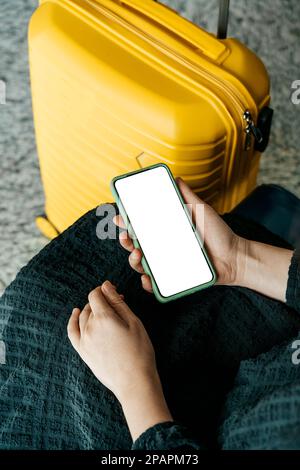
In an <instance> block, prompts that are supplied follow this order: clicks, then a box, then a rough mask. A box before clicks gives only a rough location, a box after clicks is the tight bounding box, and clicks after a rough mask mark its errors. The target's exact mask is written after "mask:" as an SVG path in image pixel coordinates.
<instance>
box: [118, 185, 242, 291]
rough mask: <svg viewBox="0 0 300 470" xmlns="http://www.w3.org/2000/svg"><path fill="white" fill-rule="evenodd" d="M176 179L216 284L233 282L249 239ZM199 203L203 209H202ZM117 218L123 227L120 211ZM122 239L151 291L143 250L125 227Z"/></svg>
mask: <svg viewBox="0 0 300 470" xmlns="http://www.w3.org/2000/svg"><path fill="white" fill-rule="evenodd" d="M176 181H177V184H178V187H179V190H180V192H181V194H182V196H183V199H184V201H185V203H186V204H187V205H188V207H189V208H191V211H192V219H193V222H194V224H195V226H196V227H197V229H198V232H199V233H200V236H201V238H202V240H203V242H204V245H205V248H206V251H207V253H208V255H209V258H210V259H211V261H212V263H213V265H214V267H215V269H216V272H217V276H218V281H217V284H226V285H234V284H235V283H236V281H237V277H238V258H239V253H241V252H243V251H244V250H245V244H246V240H245V239H242V238H241V237H239V236H238V235H236V234H235V233H234V232H233V231H232V230H231V229H230V227H228V225H227V224H226V223H225V222H224V221H223V219H222V218H221V217H220V216H219V215H218V214H217V212H216V211H215V210H214V209H213V208H212V207H210V206H209V205H208V204H206V203H205V202H203V201H202V200H201V199H200V198H199V197H198V196H197V195H196V194H195V193H194V192H193V191H192V190H191V189H190V188H189V186H188V185H187V184H186V183H184V182H183V180H182V179H180V178H177V180H176ZM199 207H200V208H201V209H203V210H199ZM114 222H115V224H116V225H117V226H119V227H120V228H125V225H124V222H123V219H122V217H121V216H120V215H118V216H116V217H115V218H114ZM119 240H120V244H121V245H122V247H123V248H125V249H126V250H127V251H129V252H130V255H129V264H130V266H131V267H132V268H133V269H134V270H135V271H137V272H138V273H139V274H141V281H142V285H143V288H144V289H145V290H146V291H147V292H152V284H151V279H150V277H149V276H148V275H147V274H145V272H144V269H143V266H142V263H141V261H142V257H143V254H142V252H141V250H139V249H138V248H135V247H134V245H133V241H132V239H131V238H130V236H129V234H128V232H127V231H126V230H124V231H122V232H121V233H120V237H119Z"/></svg>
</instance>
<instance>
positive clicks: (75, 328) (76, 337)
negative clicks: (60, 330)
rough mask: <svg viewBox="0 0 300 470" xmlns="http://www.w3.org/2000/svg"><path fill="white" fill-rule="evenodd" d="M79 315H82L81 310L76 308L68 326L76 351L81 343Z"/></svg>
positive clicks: (70, 338) (69, 335) (69, 336)
mask: <svg viewBox="0 0 300 470" xmlns="http://www.w3.org/2000/svg"><path fill="white" fill-rule="evenodd" d="M79 315H80V309H79V308H74V309H73V311H72V314H71V316H70V318H69V321H68V326H67V331H68V338H69V340H70V342H71V344H72V346H73V348H75V349H77V348H78V345H79V341H80V329H79Z"/></svg>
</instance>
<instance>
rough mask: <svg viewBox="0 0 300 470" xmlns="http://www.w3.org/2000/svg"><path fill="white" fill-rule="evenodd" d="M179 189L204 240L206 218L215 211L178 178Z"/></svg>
mask: <svg viewBox="0 0 300 470" xmlns="http://www.w3.org/2000/svg"><path fill="white" fill-rule="evenodd" d="M176 182H177V185H178V188H179V190H180V192H181V194H182V197H183V199H184V202H185V203H186V204H187V205H188V209H189V211H190V213H191V216H192V220H193V223H194V225H195V226H196V228H197V230H198V231H199V233H200V235H201V238H202V239H203V238H204V222H205V219H204V216H205V213H207V211H209V210H213V209H212V208H211V207H210V206H208V204H206V203H205V202H204V201H203V200H202V199H200V197H198V196H197V195H196V194H195V193H194V191H193V190H192V189H191V188H190V187H189V186H188V185H187V184H186V183H185V182H184V181H183V180H182V179H181V178H176Z"/></svg>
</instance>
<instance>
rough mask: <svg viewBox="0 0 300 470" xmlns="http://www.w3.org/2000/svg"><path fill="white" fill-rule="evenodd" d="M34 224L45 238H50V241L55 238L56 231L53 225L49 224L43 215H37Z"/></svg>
mask: <svg viewBox="0 0 300 470" xmlns="http://www.w3.org/2000/svg"><path fill="white" fill-rule="evenodd" d="M35 223H36V225H37V227H38V229H39V230H40V231H41V232H42V234H43V235H45V237H47V238H50V240H52V239H53V238H55V237H57V235H58V231H57V230H56V228H55V227H54V225H52V224H51V222H50V221H49V220H48V218H47V216H46V215H45V214H42V215H38V216H37V217H36V219H35Z"/></svg>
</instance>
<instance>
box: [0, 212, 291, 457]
mask: <svg viewBox="0 0 300 470" xmlns="http://www.w3.org/2000/svg"><path fill="white" fill-rule="evenodd" d="M225 218H226V220H227V222H228V223H229V224H230V225H231V226H232V228H233V229H234V230H235V231H236V232H238V233H240V234H241V235H244V236H246V237H248V238H252V239H256V240H259V241H263V242H266V243H272V244H275V245H279V246H285V243H284V242H283V241H281V240H279V239H278V238H276V237H275V236H273V235H272V234H270V233H269V232H268V231H267V230H265V229H263V228H262V227H259V226H257V225H254V224H251V223H250V222H247V221H246V220H241V219H237V218H235V217H234V216H232V215H227V216H225ZM98 222H99V218H98V217H97V216H96V212H95V211H94V210H93V211H91V212H89V213H87V214H86V215H85V216H84V217H82V218H81V219H80V220H79V221H77V222H76V223H75V224H74V225H73V226H72V227H70V228H69V229H68V230H67V231H66V232H64V233H63V234H62V235H60V236H59V237H58V238H57V239H55V240H53V241H52V242H51V243H49V245H48V246H46V247H45V248H44V249H43V250H42V251H41V252H40V253H39V254H38V255H37V256H36V257H34V258H33V259H32V261H31V262H30V263H29V264H28V265H27V266H25V267H24V268H23V269H22V270H21V271H20V273H19V274H18V276H17V277H16V279H15V280H14V282H13V283H12V284H11V285H10V286H9V287H8V288H7V289H6V291H5V293H4V295H3V297H2V299H1V302H0V339H1V340H2V341H3V342H4V343H5V346H6V364H3V365H0V390H1V393H0V417H1V421H0V447H1V448H3V449H128V448H131V445H132V441H131V438H130V434H129V431H128V429H127V426H126V422H125V420H124V416H123V413H122V410H121V407H120V405H119V403H118V402H117V400H116V399H115V397H114V396H113V395H112V393H111V392H110V391H108V390H107V389H106V388H105V387H104V386H103V385H102V384H101V383H99V382H98V381H97V380H96V378H95V377H94V376H93V374H92V373H91V372H90V371H89V369H88V368H87V367H86V365H85V364H84V363H83V362H82V360H81V359H80V357H79V356H78V355H77V353H76V352H75V351H74V350H73V349H72V347H71V345H70V343H69V340H68V338H67V331H66V327H67V322H68V319H69V316H70V314H71V311H72V308H73V307H74V306H79V307H83V305H85V303H86V302H87V295H88V293H89V292H90V290H91V289H93V288H95V287H96V286H97V285H99V284H101V283H102V282H103V281H104V280H105V279H109V280H111V281H112V282H113V283H115V284H116V285H117V286H118V290H119V291H120V292H121V293H123V294H124V295H125V300H126V302H127V303H128V304H129V306H130V307H131V308H132V310H133V311H134V312H135V313H136V314H137V315H138V316H139V317H140V318H141V319H142V321H143V322H144V325H145V327H146V329H147V331H148V333H149V335H150V337H151V339H152V341H153V344H154V348H155V350H156V355H157V363H158V368H159V372H160V375H161V378H162V382H163V386H164V390H165V394H166V398H167V401H168V404H169V406H170V408H171V412H172V413H173V416H174V418H175V419H176V420H177V421H178V422H180V423H183V424H185V425H186V426H188V427H189V428H190V430H191V432H192V433H193V434H194V436H195V437H196V438H197V439H199V441H201V442H202V443H204V445H205V446H208V447H209V448H214V447H220V446H224V447H230V448H251V447H253V446H254V447H255V446H256V444H255V443H256V442H259V437H258V438H257V436H252V437H251V426H252V425H253V423H251V420H250V421H248V422H247V421H246V422H243V423H242V424H240V422H239V417H238V415H237V416H236V417H235V416H234V412H235V410H236V409H238V407H239V401H240V403H242V398H243V399H244V398H245V394H244V392H243V393H242V395H241V394H240V395H239V394H238V395H235V393H234V390H235V377H236V374H237V372H238V370H239V367H240V364H241V361H244V360H245V359H251V358H256V357H257V356H258V355H260V354H261V353H264V352H267V351H269V350H270V349H271V348H272V347H273V346H275V345H279V344H281V343H282V342H283V341H288V340H290V339H292V338H293V337H295V336H296V335H297V333H298V330H299V326H300V317H299V315H297V314H296V312H295V311H294V310H293V309H291V308H289V307H287V306H286V305H284V304H282V303H280V302H277V301H273V300H270V299H268V298H266V297H264V296H261V295H259V294H257V293H254V292H252V291H250V290H248V289H242V288H237V287H235V288H229V287H222V286H216V287H212V288H210V289H207V290H206V291H203V292H200V293H197V294H194V295H192V296H190V297H187V298H184V299H180V300H178V301H175V302H171V303H169V304H166V305H161V304H159V303H158V302H157V301H156V300H155V299H154V297H153V296H152V295H150V294H147V293H146V292H144V291H143V290H142V288H141V283H140V277H139V275H137V274H136V273H135V272H133V271H132V270H131V269H130V267H129V265H128V261H127V256H128V254H127V252H125V251H124V250H123V249H122V248H121V247H120V246H119V244H118V241H116V240H109V239H107V240H99V239H98V238H97V236H96V225H97V223H98ZM242 364H243V363H242ZM253 364H255V361H254V362H253ZM241 367H242V366H241ZM253 367H254V365H253ZM260 368H261V369H260ZM259 370H261V373H260V374H259V380H261V381H263V380H266V374H267V375H268V374H272V371H268V370H267V369H266V365H265V364H263V362H262V363H261V364H260V363H259V364H258V365H257V364H256V368H255V371H256V372H255V373H257V371H259ZM250 372H251V371H250ZM250 372H249V374H250ZM247 373H248V372H247ZM250 375H251V374H250ZM270 377H271V376H270ZM256 380H257V379H256ZM274 380H278V378H277V377H274ZM237 389H238V390H240V389H239V387H237ZM249 390H250V389H249V387H248V389H247V393H249ZM230 391H231V393H230V395H228V393H229V392H230ZM250 395H251V394H250ZM250 395H249V400H250V401H251V397H253V395H251V396H250ZM228 396H229V397H231V398H228V399H227V402H226V397H228ZM225 402H226V405H224V404H225ZM232 413H233V414H232ZM232 416H233V418H232ZM256 419H257V418H256ZM262 419H263V416H262ZM230 420H231V421H230ZM247 426H248V428H249V429H248V430H250V431H249V432H250V434H249V433H246V434H243V433H242V434H241V433H240V434H239V430H240V431H241V429H246V430H247ZM245 432H246V431H245ZM256 434H257V433H256ZM218 436H219V438H218ZM241 436H242V437H241ZM245 436H248V438H246V437H245ZM249 436H250V437H249ZM247 439H248V440H247ZM249 439H250V440H249ZM251 439H252V440H251ZM255 439H258V441H257V440H255ZM251 442H252V444H253V443H254V444H253V445H252V444H251ZM257 446H258V445H257ZM257 446H256V447H257Z"/></svg>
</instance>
